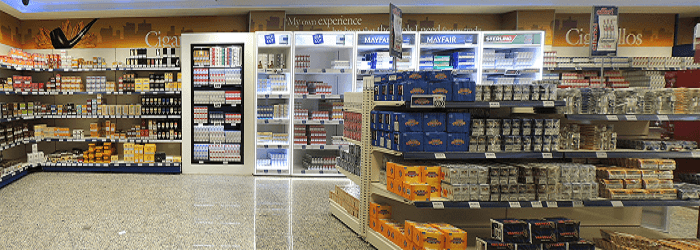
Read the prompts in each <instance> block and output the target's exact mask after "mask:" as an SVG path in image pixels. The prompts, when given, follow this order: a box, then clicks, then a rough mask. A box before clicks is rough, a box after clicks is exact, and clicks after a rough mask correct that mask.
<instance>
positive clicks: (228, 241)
mask: <svg viewBox="0 0 700 250" xmlns="http://www.w3.org/2000/svg"><path fill="white" fill-rule="evenodd" d="M348 182H349V181H348V180H345V179H301V178H298V179H290V178H264V177H240V176H219V175H217V176H209V175H142V174H90V173H33V174H30V175H29V176H27V177H25V178H23V179H21V180H19V181H17V182H15V183H13V184H11V185H9V186H7V187H5V188H3V189H0V249H197V248H206V249H304V250H306V249H373V248H372V247H371V246H369V245H368V244H367V243H366V242H364V241H363V240H362V239H360V238H358V237H357V235H356V234H355V233H353V232H352V231H351V230H350V229H348V228H347V227H346V226H345V225H343V224H342V223H341V222H340V221H338V220H337V219H335V217H333V216H332V215H331V214H330V212H329V210H328V198H327V197H328V191H329V190H332V189H333V188H334V186H335V185H336V184H347V183H348Z"/></svg>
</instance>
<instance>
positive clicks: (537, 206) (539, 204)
mask: <svg viewBox="0 0 700 250" xmlns="http://www.w3.org/2000/svg"><path fill="white" fill-rule="evenodd" d="M531 203H532V207H534V208H541V207H542V202H541V201H533V202H531Z"/></svg>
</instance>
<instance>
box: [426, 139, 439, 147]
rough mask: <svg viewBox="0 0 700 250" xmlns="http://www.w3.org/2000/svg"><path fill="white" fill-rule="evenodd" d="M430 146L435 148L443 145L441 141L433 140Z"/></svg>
mask: <svg viewBox="0 0 700 250" xmlns="http://www.w3.org/2000/svg"><path fill="white" fill-rule="evenodd" d="M428 144H430V145H433V146H437V145H442V140H440V139H432V140H430V141H429V142H428Z"/></svg>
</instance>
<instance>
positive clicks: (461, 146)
mask: <svg viewBox="0 0 700 250" xmlns="http://www.w3.org/2000/svg"><path fill="white" fill-rule="evenodd" d="M446 151H447V152H467V151H469V136H468V134H466V133H447V150H446Z"/></svg>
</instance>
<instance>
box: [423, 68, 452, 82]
mask: <svg viewBox="0 0 700 250" xmlns="http://www.w3.org/2000/svg"><path fill="white" fill-rule="evenodd" d="M428 81H431V82H432V81H446V82H452V71H449V70H442V71H428Z"/></svg>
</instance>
